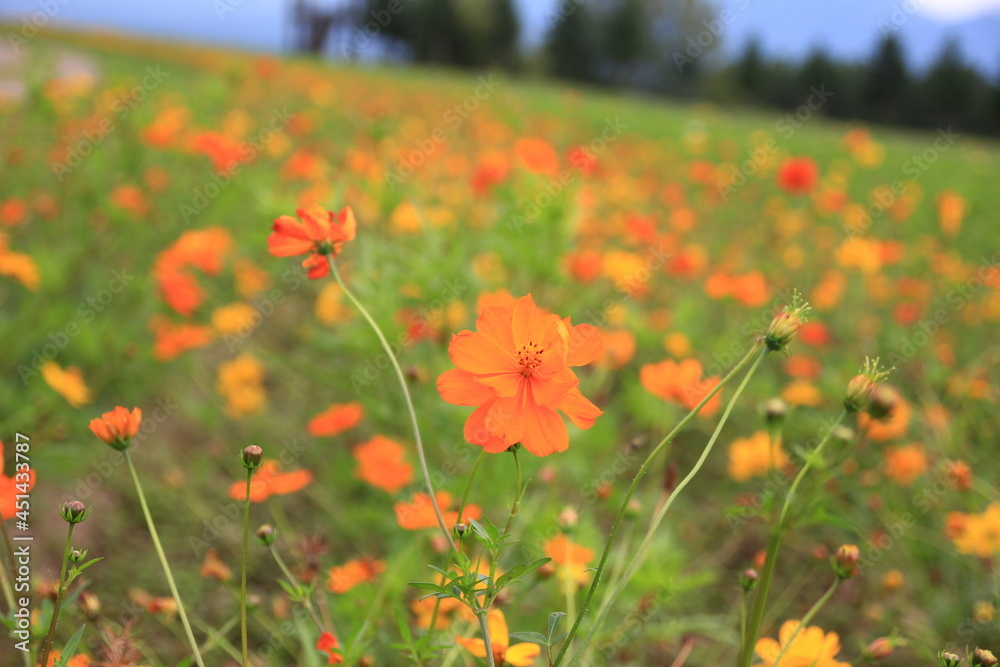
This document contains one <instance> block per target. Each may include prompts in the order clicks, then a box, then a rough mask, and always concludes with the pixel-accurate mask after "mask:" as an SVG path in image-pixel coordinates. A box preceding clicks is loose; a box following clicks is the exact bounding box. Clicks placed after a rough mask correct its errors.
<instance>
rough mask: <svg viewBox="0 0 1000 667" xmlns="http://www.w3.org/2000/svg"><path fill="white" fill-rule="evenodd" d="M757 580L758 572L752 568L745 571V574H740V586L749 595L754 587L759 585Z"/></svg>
mask: <svg viewBox="0 0 1000 667" xmlns="http://www.w3.org/2000/svg"><path fill="white" fill-rule="evenodd" d="M757 578H758V574H757V570H755V569H753V568H752V567H751V568H749V569H747V570H743V573H742V574H740V586H741V587H742V588H743V590H744V591H746V592H747V593H749V592H750V591H752V590H753V589H754V586H756V585H757Z"/></svg>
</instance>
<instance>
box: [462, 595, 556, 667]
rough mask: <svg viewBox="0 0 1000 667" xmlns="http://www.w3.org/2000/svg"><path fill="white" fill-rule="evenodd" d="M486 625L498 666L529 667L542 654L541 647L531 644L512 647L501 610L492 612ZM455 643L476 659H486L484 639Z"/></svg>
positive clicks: (494, 658) (467, 639) (465, 638)
mask: <svg viewBox="0 0 1000 667" xmlns="http://www.w3.org/2000/svg"><path fill="white" fill-rule="evenodd" d="M486 625H487V627H488V628H489V631H490V646H491V648H492V649H493V660H494V662H496V664H498V665H513V666H514V667H528V665H532V664H534V663H535V658H537V657H538V654H539V653H541V652H542V647H541V646H539V645H538V644H532V643H530V642H525V643H523V644H517V645H516V646H511V645H510V630H509V629H508V628H507V619H505V618H504V616H503V612H502V611H500V610H499V609H493V610H491V611H490V613H489V615H488V616H487V617H486ZM455 641H456V642H457V643H458V644H461V645H462V646H463V647H464V648H465V649H466V650H467V651H468V652H469V653H471V654H472V655H474V656H475V657H477V658H485V657H486V642H484V641H483V640H482V639H469V638H467V637H456V638H455Z"/></svg>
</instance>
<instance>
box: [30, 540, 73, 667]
mask: <svg viewBox="0 0 1000 667" xmlns="http://www.w3.org/2000/svg"><path fill="white" fill-rule="evenodd" d="M74 525H75V524H73V523H70V524H69V530H67V531H66V546H65V548H63V557H62V566H60V568H59V591H58V592H57V593H56V603H55V606H54V607H53V608H52V620H51V621H49V633H48V635H47V636H46V637H45V645H44V646H43V647H42V656H41V658H40V659H39V661H38V662H39V664H41V665H48V664H49V653H51V652H52V640H53V639H54V638H55V635H56V625H58V624H59V610H60V609H61V608H62V602H63V599H65V597H66V586H67V581H66V568H67V567H68V566H69V554H70V551H71V550H72V549H73V526H74Z"/></svg>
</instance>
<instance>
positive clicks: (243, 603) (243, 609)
mask: <svg viewBox="0 0 1000 667" xmlns="http://www.w3.org/2000/svg"><path fill="white" fill-rule="evenodd" d="M252 477H253V468H247V488H246V495H245V497H244V498H243V560H242V562H241V564H240V637H241V639H242V649H243V667H249V665H250V649H249V645H248V640H247V542H248V541H249V539H250V480H251V478H252Z"/></svg>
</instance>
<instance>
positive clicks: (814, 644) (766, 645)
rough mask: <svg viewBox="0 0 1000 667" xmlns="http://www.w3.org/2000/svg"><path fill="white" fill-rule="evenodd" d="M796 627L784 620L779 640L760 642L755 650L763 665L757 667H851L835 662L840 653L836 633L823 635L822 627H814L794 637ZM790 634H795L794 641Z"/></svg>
mask: <svg viewBox="0 0 1000 667" xmlns="http://www.w3.org/2000/svg"><path fill="white" fill-rule="evenodd" d="M799 625H800V624H799V622H798V621H785V622H784V623H783V624H782V626H781V629H780V630H779V631H778V640H779V641H775V640H774V639H771V638H770V637H762V638H761V639H759V640H758V641H757V644H756V645H755V646H754V650H755V651H756V652H757V655H758V656H760V658H761V659H762V660H763V661H764V662H763V664H758V665H757V667H793V665H809V666H810V667H850V664H851V663H849V662H844V661H842V660H837V654H838V653H840V636H839V635H837V633H836V632H831V633H829V634H826V633H824V632H823V629H822V628H819V627H817V626H815V625H813V626H810V627H807V628H802V630H800V631H799V633H798V634H795V631H796V630H798V628H799ZM792 635H795V636H794V639H793V637H792ZM782 651H784V655H782ZM779 655H780V656H781V660H780V662H779V661H778V656H779Z"/></svg>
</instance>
